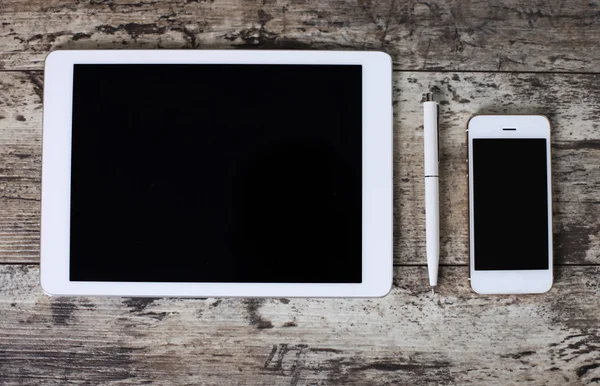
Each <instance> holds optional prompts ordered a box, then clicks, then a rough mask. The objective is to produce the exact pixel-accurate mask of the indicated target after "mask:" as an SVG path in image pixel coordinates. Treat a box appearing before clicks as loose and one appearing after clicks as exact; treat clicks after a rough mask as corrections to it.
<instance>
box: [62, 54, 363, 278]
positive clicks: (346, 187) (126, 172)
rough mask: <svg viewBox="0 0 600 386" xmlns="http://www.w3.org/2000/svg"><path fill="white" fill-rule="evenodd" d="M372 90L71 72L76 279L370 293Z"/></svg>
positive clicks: (303, 78) (324, 73)
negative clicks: (364, 286) (366, 233)
mask: <svg viewBox="0 0 600 386" xmlns="http://www.w3.org/2000/svg"><path fill="white" fill-rule="evenodd" d="M361 82H362V78H361V67H360V66H337V65H335V66H323V65H315V66H312V65H311V66H296V65H269V66H265V65H260V66H258V65H75V76H74V101H73V145H72V147H73V149H72V181H71V189H72V191H71V256H70V261H71V263H70V279H71V280H73V281H137V282H140V281H146V282H265V283H268V282H272V283H286V282H289V283H360V282H361V277H362V156H361V154H362V124H361V122H362V106H361V103H362V90H361ZM190 85H194V87H190ZM242 91H243V92H242Z"/></svg>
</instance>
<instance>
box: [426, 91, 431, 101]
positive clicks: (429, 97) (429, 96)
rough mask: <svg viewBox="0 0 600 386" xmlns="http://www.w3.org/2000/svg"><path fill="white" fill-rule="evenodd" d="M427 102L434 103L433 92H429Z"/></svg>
mask: <svg viewBox="0 0 600 386" xmlns="http://www.w3.org/2000/svg"><path fill="white" fill-rule="evenodd" d="M425 100H426V101H427V102H433V93H432V92H428V93H427V94H425Z"/></svg>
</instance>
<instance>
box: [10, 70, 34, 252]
mask: <svg viewBox="0 0 600 386" xmlns="http://www.w3.org/2000/svg"><path fill="white" fill-rule="evenodd" d="M41 126H42V77H41V76H40V75H39V74H36V73H6V72H4V73H0V208H1V210H0V262H11V261H12V262H20V261H25V262H26V261H34V262H35V261H38V260H39V242H40V238H39V228H40V181H41V164H42V161H41V144H42V135H41V134H42V128H41Z"/></svg>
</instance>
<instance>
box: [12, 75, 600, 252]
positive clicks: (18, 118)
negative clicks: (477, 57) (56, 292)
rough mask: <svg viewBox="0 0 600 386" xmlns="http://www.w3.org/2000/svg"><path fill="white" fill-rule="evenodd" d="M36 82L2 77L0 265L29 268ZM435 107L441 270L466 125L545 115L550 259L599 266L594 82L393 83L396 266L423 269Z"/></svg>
mask: <svg viewBox="0 0 600 386" xmlns="http://www.w3.org/2000/svg"><path fill="white" fill-rule="evenodd" d="M40 84H41V79H40V76H39V74H36V73H33V74H27V73H6V72H4V73H0V98H2V99H1V100H0V101H1V102H2V103H1V104H0V116H3V117H4V119H0V170H1V173H2V174H0V202H2V208H3V210H2V211H0V232H1V233H0V234H1V235H3V236H2V237H0V262H2V261H4V262H7V261H8V262H11V261H13V262H17V261H18V262H37V261H38V255H39V245H38V244H39V205H40V203H39V194H40V165H41V147H40V141H41V128H40V125H41V101H40V96H39V95H40V92H41V89H40ZM430 88H434V89H436V90H437V96H438V98H439V100H440V103H441V120H442V126H441V176H442V177H441V182H440V183H441V189H442V193H441V198H442V202H443V205H444V210H443V212H442V215H443V217H442V235H443V236H442V257H441V258H442V263H444V264H466V262H467V261H468V226H467V202H468V200H467V180H466V173H467V165H466V163H465V159H466V154H467V149H466V135H465V131H464V129H465V128H466V124H467V121H468V119H469V118H470V117H471V116H472V115H473V114H477V113H519V114H521V113H522V114H545V115H547V116H549V117H550V119H551V121H552V124H553V133H552V136H553V138H552V141H553V160H554V161H553V165H552V166H553V178H554V181H553V182H554V204H553V205H554V212H555V221H554V233H555V248H556V253H555V259H556V262H557V263H560V264H598V263H600V130H599V125H600V123H599V119H600V97H598V94H597V92H596V90H598V89H600V75H561V74H554V75H551V74H506V73H503V74H498V73H496V74H484V73H461V74H439V73H438V74H436V73H425V72H417V73H404V72H395V73H394V103H395V177H394V181H395V205H394V207H395V224H396V229H395V234H396V235H395V256H396V257H395V262H396V263H397V264H423V263H424V262H425V260H424V250H425V235H424V224H425V220H424V215H423V210H424V209H423V197H424V196H423V194H424V191H423V188H424V187H423V178H422V176H423V150H422V147H423V143H422V111H421V108H422V107H421V94H422V92H424V91H425V90H427V89H430Z"/></svg>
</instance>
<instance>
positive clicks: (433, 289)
mask: <svg viewBox="0 0 600 386" xmlns="http://www.w3.org/2000/svg"><path fill="white" fill-rule="evenodd" d="M431 294H432V295H435V286H431Z"/></svg>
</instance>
